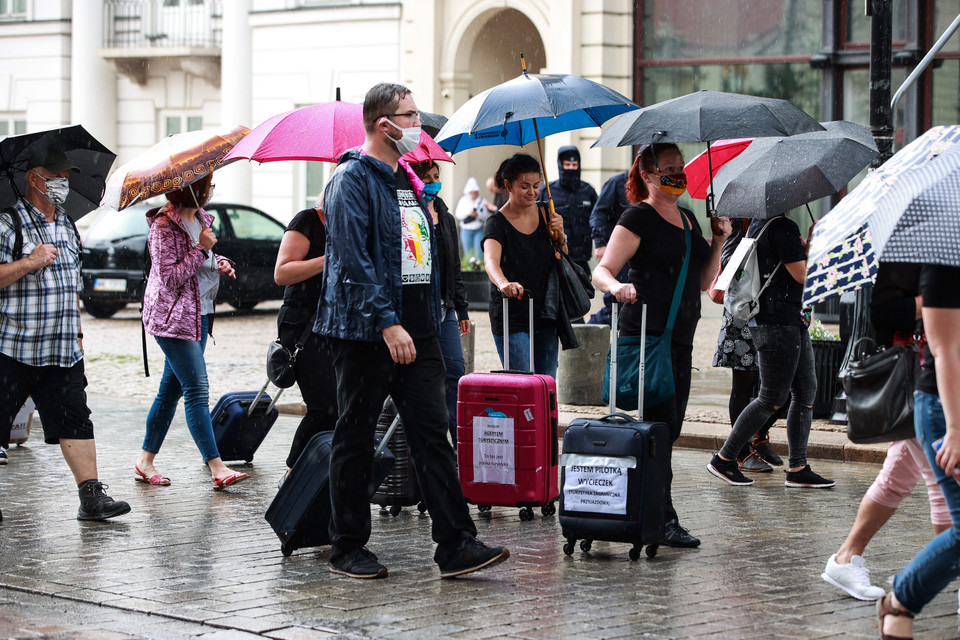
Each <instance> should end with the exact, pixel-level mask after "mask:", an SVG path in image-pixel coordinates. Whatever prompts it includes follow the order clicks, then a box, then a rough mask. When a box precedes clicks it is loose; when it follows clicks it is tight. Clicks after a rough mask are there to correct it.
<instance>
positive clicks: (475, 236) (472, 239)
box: [460, 226, 483, 261]
mask: <svg viewBox="0 0 960 640" xmlns="http://www.w3.org/2000/svg"><path fill="white" fill-rule="evenodd" d="M482 242H483V227H482V226H481V227H480V228H479V229H460V248H461V250H462V251H463V255H467V254H469V253H470V252H471V251H472V252H473V257H474V258H476V259H477V260H481V261H482V256H483V248H482V246H481V245H482Z"/></svg>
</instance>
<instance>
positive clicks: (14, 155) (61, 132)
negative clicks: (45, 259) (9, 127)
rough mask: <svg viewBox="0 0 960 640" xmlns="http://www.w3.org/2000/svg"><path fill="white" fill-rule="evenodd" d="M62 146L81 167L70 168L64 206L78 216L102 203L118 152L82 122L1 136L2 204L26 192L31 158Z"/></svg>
mask: <svg viewBox="0 0 960 640" xmlns="http://www.w3.org/2000/svg"><path fill="white" fill-rule="evenodd" d="M49 147H53V148H56V149H59V150H60V151H62V152H63V153H64V154H66V156H67V158H69V160H70V162H72V163H73V164H75V165H76V166H77V167H79V169H80V171H71V172H70V195H69V196H67V201H66V202H65V203H64V205H63V207H64V209H65V210H66V212H67V214H68V215H69V216H70V217H71V218H73V219H74V220H76V219H77V218H80V217H82V216H83V215H85V214H87V213H89V212H90V211H92V210H93V209H95V208H97V207H98V206H100V198H101V196H102V195H103V188H104V185H105V183H106V180H107V173H109V171H110V167H111V166H112V165H113V161H114V159H116V157H117V156H116V154H114V153H113V152H112V151H110V150H109V149H107V148H106V147H105V146H103V145H102V144H100V142H99V141H98V140H97V139H96V138H94V137H93V136H92V135H90V134H89V133H88V132H87V131H86V129H84V128H83V127H82V126H80V125H74V126H72V127H63V128H61V129H50V130H48V131H39V132H37V133H27V134H24V135H21V136H11V137H9V138H4V139H3V140H0V207H9V206H12V205H13V204H14V203H16V201H17V199H18V198H20V197H22V196H24V195H25V192H26V173H27V171H28V170H30V169H32V168H33V167H31V166H28V165H29V164H30V159H31V158H32V157H33V156H34V155H35V154H36V153H38V152H42V151H43V150H45V149H47V148H49Z"/></svg>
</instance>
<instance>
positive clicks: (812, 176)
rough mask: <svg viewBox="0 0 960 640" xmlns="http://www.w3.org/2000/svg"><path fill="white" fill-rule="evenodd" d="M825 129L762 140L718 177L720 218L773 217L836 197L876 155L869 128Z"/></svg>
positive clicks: (834, 125) (828, 125)
mask: <svg viewBox="0 0 960 640" xmlns="http://www.w3.org/2000/svg"><path fill="white" fill-rule="evenodd" d="M823 127H824V129H825V131H814V132H812V133H801V134H798V135H795V136H789V137H774V138H757V139H756V140H754V141H753V142H751V143H750V145H749V146H748V147H747V148H746V149H744V150H743V151H742V152H741V153H740V154H739V155H737V157H735V158H733V159H732V160H730V161H729V162H727V163H726V164H724V165H723V167H722V168H721V169H720V170H719V171H717V175H716V177H715V178H714V181H713V182H714V188H715V192H714V193H715V197H716V203H717V215H720V216H727V217H731V218H770V217H773V216H777V215H780V214H781V213H783V212H784V211H789V210H790V209H793V208H794V207H799V206H801V205H804V204H806V203H808V202H812V201H814V200H817V199H819V198H823V197H826V196H829V195H832V194H834V193H837V192H838V191H840V189H842V188H843V187H845V186H846V184H847V183H848V182H850V180H852V179H853V178H854V177H855V176H856V175H857V174H858V173H860V171H861V170H863V168H864V167H866V166H867V165H868V164H870V162H871V161H872V160H873V159H874V158H876V157H877V145H876V143H875V142H874V140H873V135H872V134H871V133H870V129H869V128H867V127H865V126H863V125H859V124H854V123H853V122H847V121H845V120H839V121H836V122H824V123H823Z"/></svg>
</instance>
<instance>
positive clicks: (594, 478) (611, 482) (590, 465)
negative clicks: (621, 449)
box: [560, 453, 637, 515]
mask: <svg viewBox="0 0 960 640" xmlns="http://www.w3.org/2000/svg"><path fill="white" fill-rule="evenodd" d="M560 465H561V466H562V467H563V471H564V476H563V510H564V511H568V512H569V511H586V512H590V513H606V514H610V515H625V514H626V513H627V486H628V483H627V470H628V469H635V468H636V466H637V459H636V458H634V457H632V456H624V457H604V456H588V455H583V454H580V453H565V454H563V455H562V456H560Z"/></svg>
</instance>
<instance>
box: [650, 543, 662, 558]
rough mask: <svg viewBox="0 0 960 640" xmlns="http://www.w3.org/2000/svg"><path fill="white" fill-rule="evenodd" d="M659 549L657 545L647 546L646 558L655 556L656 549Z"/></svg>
mask: <svg viewBox="0 0 960 640" xmlns="http://www.w3.org/2000/svg"><path fill="white" fill-rule="evenodd" d="M659 548H660V545H658V544H648V545H647V557H648V558H652V557H654V556H655V555H657V549H659Z"/></svg>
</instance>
